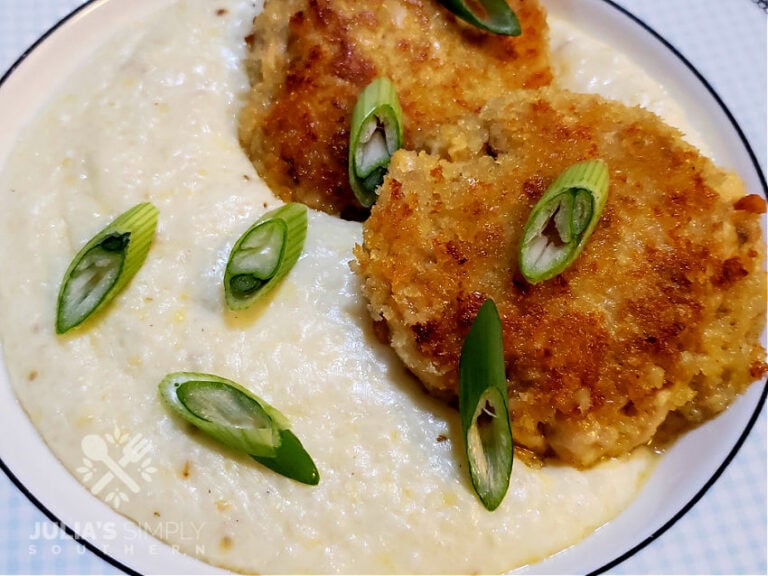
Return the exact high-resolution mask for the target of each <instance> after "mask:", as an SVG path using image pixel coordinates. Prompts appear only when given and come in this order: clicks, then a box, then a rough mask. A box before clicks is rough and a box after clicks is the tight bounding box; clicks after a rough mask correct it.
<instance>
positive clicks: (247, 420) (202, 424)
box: [159, 372, 320, 485]
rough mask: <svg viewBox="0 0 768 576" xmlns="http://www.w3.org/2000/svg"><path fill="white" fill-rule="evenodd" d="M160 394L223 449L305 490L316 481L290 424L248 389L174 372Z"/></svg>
mask: <svg viewBox="0 0 768 576" xmlns="http://www.w3.org/2000/svg"><path fill="white" fill-rule="evenodd" d="M159 389H160V397H161V398H162V399H163V401H164V403H165V404H166V406H168V408H170V409H171V410H172V411H173V412H175V413H176V414H178V415H179V416H181V417H182V418H184V419H185V420H186V421H187V422H189V423H191V424H193V425H194V426H196V427H197V428H199V429H200V430H202V431H203V432H205V433H206V434H208V435H209V436H211V437H212V438H214V439H215V440H218V441H219V442H221V443H222V444H224V445H225V446H228V447H230V448H232V449H234V450H239V451H241V452H245V453H246V454H248V455H249V456H251V457H252V458H254V459H255V460H256V461H258V462H260V463H261V464H263V465H265V466H267V467H268V468H270V469H272V470H274V471H275V472H277V473H279V474H282V475H283V476H286V477H288V478H292V479H294V480H297V481H299V482H302V483H304V484H312V485H315V484H317V483H318V482H319V481H320V475H319V474H318V472H317V468H316V466H315V463H314V462H313V461H312V458H311V457H310V456H309V454H308V453H307V451H306V450H305V449H304V447H303V446H302V445H301V442H300V441H299V439H298V438H296V436H295V435H294V434H293V432H291V431H290V430H289V426H290V423H289V422H288V419H287V418H286V417H285V416H284V415H283V414H282V413H281V412H280V411H279V410H277V409H276V408H274V407H272V406H270V405H269V404H268V403H266V402H265V401H264V400H262V399H260V398H258V397H257V396H255V395H254V394H253V393H251V392H250V391H249V390H247V389H246V388H243V387H242V386H240V385H239V384H237V383H235V382H232V381H231V380H227V379H226V378H221V377H219V376H215V375H213V374H201V373H199V372H174V373H172V374H169V375H168V376H166V377H165V378H163V380H162V382H160V387H159Z"/></svg>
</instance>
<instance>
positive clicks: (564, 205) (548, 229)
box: [519, 160, 608, 284]
mask: <svg viewBox="0 0 768 576" xmlns="http://www.w3.org/2000/svg"><path fill="white" fill-rule="evenodd" d="M607 199H608V166H607V165H606V163H605V162H604V161H602V160H589V161H587V162H579V163H577V164H574V165H572V166H570V167H569V168H568V169H566V170H565V171H564V172H563V173H562V174H560V176H558V178H557V179H556V180H555V181H554V182H553V183H552V185H551V186H550V187H549V188H547V190H546V192H544V195H543V196H542V197H541V198H540V199H539V201H538V202H537V203H536V205H535V206H534V207H533V210H531V214H530V216H529V217H528V222H527V223H526V225H525V228H524V230H523V238H522V241H521V242H520V254H519V257H520V272H521V273H522V274H523V276H524V277H525V279H526V280H528V282H530V283H531V284H537V283H539V282H543V281H544V280H549V279H550V278H553V277H555V276H557V275H558V274H560V273H562V272H563V270H565V269H566V268H568V267H569V266H570V265H571V264H572V263H573V262H574V260H576V258H577V257H578V255H579V254H580V253H581V251H582V250H583V249H584V246H585V244H586V242H587V240H588V239H589V237H590V235H591V234H592V232H593V231H594V229H595V226H597V222H598V220H599V219H600V215H601V214H602V212H603V208H604V207H605V202H606V200H607Z"/></svg>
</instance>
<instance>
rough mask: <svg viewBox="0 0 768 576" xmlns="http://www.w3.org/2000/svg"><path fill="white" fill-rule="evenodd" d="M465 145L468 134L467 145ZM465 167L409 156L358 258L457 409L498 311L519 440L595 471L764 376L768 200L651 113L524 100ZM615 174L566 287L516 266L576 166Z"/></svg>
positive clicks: (380, 314) (531, 96)
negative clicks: (532, 220) (597, 164)
mask: <svg viewBox="0 0 768 576" xmlns="http://www.w3.org/2000/svg"><path fill="white" fill-rule="evenodd" d="M462 134H463V136H462V137H460V138H457V137H456V136H457V135H462ZM478 140H480V141H483V142H484V143H485V147H484V148H483V150H484V152H475V151H473V150H466V149H465V150H461V149H454V150H453V151H452V155H453V157H454V158H464V159H463V160H453V161H452V160H451V159H445V158H443V159H441V158H440V157H438V156H436V155H429V154H426V153H416V152H410V151H400V152H398V153H396V155H395V156H394V158H393V161H392V164H391V166H390V173H389V176H388V177H387V179H386V180H385V184H384V186H383V189H382V191H381V196H380V198H379V200H378V203H377V204H376V205H375V206H374V208H373V210H372V213H371V217H370V218H369V220H368V221H367V222H366V223H365V225H364V235H363V245H362V246H358V247H356V250H355V254H356V256H357V260H358V267H359V273H360V275H361V277H362V281H363V291H364V293H365V295H366V296H367V298H368V299H369V303H370V304H369V308H370V311H371V314H372V316H373V318H374V319H375V320H384V321H385V322H386V323H387V325H388V328H389V334H390V339H391V342H392V345H393V346H394V348H395V350H396V351H397V353H398V354H399V355H400V357H401V358H402V359H403V360H404V362H405V364H406V365H407V366H408V367H409V368H410V369H411V370H412V371H413V372H414V373H415V374H416V375H417V376H418V377H419V378H420V379H421V380H422V381H423V383H424V384H425V385H426V387H427V388H428V389H429V390H430V391H432V392H434V393H436V394H438V395H441V396H444V397H448V398H451V397H455V395H456V390H457V364H458V359H459V354H460V350H461V345H462V342H463V339H464V337H465V335H466V333H467V331H468V329H469V327H470V324H471V323H472V321H473V319H474V316H475V314H476V313H477V310H478V308H479V307H480V305H481V304H482V302H483V301H484V300H485V299H486V298H493V299H494V300H495V302H496V304H497V305H498V308H499V312H500V314H501V317H502V323H503V328H504V351H505V360H506V372H507V377H508V391H509V399H510V412H511V415H512V422H513V425H512V426H513V435H514V437H515V441H516V443H518V444H520V445H523V446H525V447H527V448H530V449H532V450H534V451H535V452H537V453H539V454H548V453H552V452H554V453H555V454H557V455H558V456H559V457H561V458H562V459H563V460H565V461H566V462H568V463H571V464H575V465H579V466H588V465H590V464H592V463H594V462H596V461H597V460H599V459H600V458H603V457H609V456H615V455H621V454H624V453H626V452H627V451H629V450H631V449H632V448H634V447H635V446H638V445H640V444H643V443H645V442H648V441H649V440H650V439H651V438H652V437H653V435H654V433H655V432H656V430H657V428H658V427H659V426H660V425H661V424H662V423H663V422H664V421H665V419H666V418H667V416H668V414H670V413H671V412H675V413H676V415H682V417H684V418H685V419H687V420H688V421H689V422H694V423H697V422H701V421H702V420H704V419H706V418H708V417H710V416H712V415H714V414H716V413H718V412H719V411H721V410H723V409H724V408H725V407H726V406H727V405H728V404H729V403H730V402H732V401H733V400H734V398H735V397H736V395H737V394H739V393H741V392H743V391H744V390H745V389H746V388H747V386H748V385H749V384H750V383H751V382H753V381H754V380H756V379H758V378H760V377H762V376H763V375H765V374H766V371H767V367H766V364H765V362H764V359H765V351H764V350H763V348H762V347H761V346H760V344H759V342H758V338H759V335H760V333H761V331H762V329H763V327H764V324H765V313H766V275H765V273H764V270H763V263H764V261H765V250H764V244H763V241H762V235H761V227H760V215H759V213H760V212H763V211H765V201H764V200H763V199H762V198H761V197H759V196H755V195H749V196H745V195H744V190H743V185H742V183H741V181H740V180H739V179H738V177H737V176H735V175H734V174H732V173H729V172H726V171H723V170H720V169H718V168H717V167H715V166H714V165H713V164H712V162H711V161H710V160H708V159H707V158H705V157H703V156H702V155H701V154H700V153H699V152H698V151H697V150H696V149H694V148H693V147H691V146H690V145H688V144H687V143H686V142H684V141H683V139H682V137H681V135H680V133H679V132H677V131H676V130H674V129H672V128H669V127H667V126H666V125H664V124H663V123H662V122H661V121H660V120H659V119H658V118H657V117H656V116H655V115H653V114H651V113H650V112H647V111H645V110H642V109H640V108H628V107H626V106H624V105H622V104H619V103H616V102H611V101H608V100H605V99H603V98H600V97H598V96H589V95H577V94H570V93H567V92H563V93H560V92H555V91H552V90H549V89H547V90H542V91H519V92H517V93H516V94H514V95H511V96H509V97H507V98H505V99H501V100H496V101H493V102H491V103H489V105H488V107H486V108H485V109H484V110H483V112H482V113H481V114H480V116H479V119H478V120H477V121H476V122H475V123H474V124H473V123H471V122H469V123H465V124H464V125H463V126H457V127H456V128H455V132H454V141H457V142H459V141H461V142H476V141H478ZM591 158H602V159H604V160H605V161H606V162H607V164H608V166H609V170H610V188H609V195H608V201H607V204H606V207H605V211H604V213H603V215H602V217H601V219H600V221H599V224H598V226H597V228H596V229H595V232H594V234H593V236H592V237H591V239H590V240H589V242H588V244H587V245H586V247H585V249H584V251H583V253H582V254H581V255H580V257H579V258H578V259H577V260H576V262H575V263H574V264H573V265H572V266H571V267H570V268H569V269H567V270H566V271H565V272H564V273H563V274H561V275H560V276H558V277H556V278H554V279H552V280H549V281H546V282H543V283H541V284H537V285H530V284H528V283H527V282H526V281H525V280H524V279H523V278H522V276H521V275H520V273H519V271H518V266H517V260H518V256H517V251H518V243H519V241H520V237H521V234H522V230H523V226H524V224H525V222H526V219H527V218H528V214H529V212H530V210H531V208H532V207H533V205H534V203H535V202H536V201H537V199H538V198H539V197H540V196H541V195H542V193H543V192H544V190H545V189H546V188H547V186H548V185H549V184H550V183H551V182H552V181H553V180H554V179H555V177H556V176H557V175H558V174H559V173H560V172H562V171H563V170H564V169H565V168H567V167H568V166H569V165H571V164H573V163H575V162H578V161H581V160H586V159H591Z"/></svg>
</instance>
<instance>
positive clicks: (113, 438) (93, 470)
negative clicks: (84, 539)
mask: <svg viewBox="0 0 768 576" xmlns="http://www.w3.org/2000/svg"><path fill="white" fill-rule="evenodd" d="M80 448H81V449H82V451H83V465H82V466H80V467H78V468H77V472H78V474H80V476H81V478H82V480H83V483H85V484H86V486H87V485H88V483H89V482H90V481H91V479H92V478H97V480H96V481H95V482H94V483H93V485H92V486H91V488H90V490H91V493H92V494H93V495H95V496H98V495H99V494H100V493H101V492H102V491H104V490H105V489H108V491H107V494H106V497H105V500H106V501H107V503H109V504H112V506H114V507H115V508H120V505H121V504H122V503H123V502H128V500H129V493H131V492H132V493H133V494H138V493H139V491H140V490H141V487H140V486H139V483H138V482H137V480H144V481H145V482H151V481H152V474H154V473H155V472H157V468H155V467H154V466H152V465H151V459H150V458H149V457H146V456H147V454H149V452H150V451H151V450H152V445H151V443H150V441H149V440H148V439H147V438H144V437H143V436H142V435H141V434H140V433H136V434H133V435H132V434H130V433H128V432H125V431H122V430H120V428H119V427H118V426H115V428H114V430H113V431H112V432H111V433H107V434H104V435H103V436H102V435H98V434H88V435H87V436H84V437H83V439H82V441H81V442H80ZM98 464H103V470H102V471H101V475H100V476H99V475H97V471H98V470H97V469H98V468H101V467H100V466H98Z"/></svg>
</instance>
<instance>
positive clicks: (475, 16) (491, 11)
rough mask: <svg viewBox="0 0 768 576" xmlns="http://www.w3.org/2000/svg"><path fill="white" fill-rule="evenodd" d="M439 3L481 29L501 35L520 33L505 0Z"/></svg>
mask: <svg viewBox="0 0 768 576" xmlns="http://www.w3.org/2000/svg"><path fill="white" fill-rule="evenodd" d="M440 3H441V4H442V5H443V6H445V7H446V8H448V10H450V11H451V12H453V13H454V14H455V15H456V16H458V17H459V18H461V19H462V20H464V21H465V22H468V23H469V24H472V25H473V26H476V27H477V28H480V29H481V30H485V31H486V32H491V33H493V34H500V35H503V36H519V35H520V32H521V29H520V21H519V20H518V19H517V15H516V14H515V13H514V11H513V10H512V8H510V7H509V4H507V2H506V0H472V1H471V2H463V1H462V0H440ZM470 4H471V5H472V7H470Z"/></svg>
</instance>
